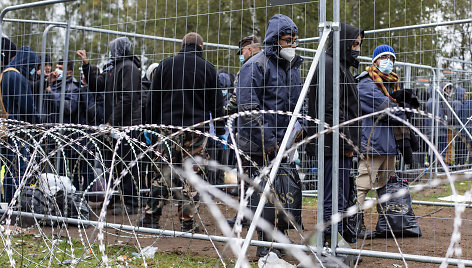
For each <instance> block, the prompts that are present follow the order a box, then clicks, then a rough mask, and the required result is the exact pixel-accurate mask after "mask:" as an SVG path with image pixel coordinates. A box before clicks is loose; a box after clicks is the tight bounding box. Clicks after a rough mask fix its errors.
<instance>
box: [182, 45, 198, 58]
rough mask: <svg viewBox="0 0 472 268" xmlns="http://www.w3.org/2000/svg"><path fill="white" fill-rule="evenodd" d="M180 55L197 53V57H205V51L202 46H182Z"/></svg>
mask: <svg viewBox="0 0 472 268" xmlns="http://www.w3.org/2000/svg"><path fill="white" fill-rule="evenodd" d="M179 53H195V55H197V56H199V57H203V49H202V47H201V46H197V44H185V45H182V49H180V51H179Z"/></svg>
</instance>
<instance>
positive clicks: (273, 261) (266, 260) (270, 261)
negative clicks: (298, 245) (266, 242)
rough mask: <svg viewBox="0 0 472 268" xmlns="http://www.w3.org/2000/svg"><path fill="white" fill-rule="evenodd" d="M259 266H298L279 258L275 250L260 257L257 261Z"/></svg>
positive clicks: (272, 267) (291, 267) (273, 267)
mask: <svg viewBox="0 0 472 268" xmlns="http://www.w3.org/2000/svg"><path fill="white" fill-rule="evenodd" d="M257 265H258V267H259V268H263V267H264V268H293V267H296V266H295V265H293V264H290V263H288V262H286V261H284V260H282V259H279V257H278V256H277V254H275V253H274V252H269V254H267V255H265V256H264V257H261V258H259V261H258V262H257Z"/></svg>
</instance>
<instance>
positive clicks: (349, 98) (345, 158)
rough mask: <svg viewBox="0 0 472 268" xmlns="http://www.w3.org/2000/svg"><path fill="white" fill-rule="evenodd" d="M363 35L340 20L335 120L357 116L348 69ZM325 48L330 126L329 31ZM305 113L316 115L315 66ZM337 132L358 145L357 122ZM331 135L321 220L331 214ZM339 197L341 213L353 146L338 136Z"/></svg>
mask: <svg viewBox="0 0 472 268" xmlns="http://www.w3.org/2000/svg"><path fill="white" fill-rule="evenodd" d="M363 38H364V30H362V29H358V28H356V27H354V26H352V25H349V24H346V23H344V22H341V32H340V44H339V47H340V65H339V68H340V70H339V96H340V99H339V105H340V109H339V123H343V122H346V121H349V120H351V119H354V118H357V117H359V115H360V107H359V106H360V105H359V94H358V91H357V88H356V80H355V79H354V77H353V76H352V74H351V72H350V70H349V68H350V67H354V68H356V69H357V68H358V67H359V62H358V61H357V57H358V56H359V54H360V50H361V44H362V39H363ZM329 41H330V44H329V47H328V50H327V52H326V54H327V55H326V61H325V83H326V84H325V85H326V86H325V92H324V97H325V122H326V123H327V124H329V125H330V126H332V125H333V46H334V43H333V33H332V32H331V34H330V36H329ZM311 81H312V82H311V85H310V93H309V102H308V114H309V115H310V116H311V117H313V118H318V98H319V89H318V84H319V68H317V69H316V72H315V74H314V76H313V79H312V80H311ZM317 132H318V125H317V124H315V123H313V122H312V123H311V126H310V128H309V133H310V135H313V134H315V133H317ZM340 132H341V133H342V134H344V135H345V136H346V138H347V139H349V140H351V141H352V142H353V143H354V145H356V146H359V123H354V124H352V125H349V126H346V127H343V128H341V129H340ZM332 148H333V135H332V134H327V135H325V144H324V157H325V158H324V199H323V200H324V206H323V220H324V221H329V220H330V219H331V215H332V204H333V202H332V201H333V200H332V199H333V198H332V175H333V174H332V171H333V169H332V165H333V160H332V154H333V150H332ZM306 150H307V153H308V154H309V155H312V156H316V155H317V148H316V145H315V143H314V141H313V142H311V143H310V144H309V145H308V146H307V148H306ZM339 156H340V157H339V184H338V185H339V196H338V197H337V198H338V211H339V212H341V213H342V212H344V211H345V209H346V208H347V206H348V200H349V192H350V191H349V190H350V187H352V185H351V181H350V179H349V175H350V172H351V167H352V157H353V156H354V148H353V147H352V146H351V145H350V144H348V142H347V140H345V139H342V138H340V139H339ZM338 230H339V232H340V233H341V234H343V221H341V222H339V224H338ZM324 234H325V241H330V240H331V239H330V237H331V230H330V228H329V227H328V228H327V229H326V230H325V231H324Z"/></svg>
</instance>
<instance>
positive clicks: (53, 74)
mask: <svg viewBox="0 0 472 268" xmlns="http://www.w3.org/2000/svg"><path fill="white" fill-rule="evenodd" d="M59 76H60V75H59V73H58V72H56V71H53V72H51V73H50V74H49V76H48V82H49V83H54V82H56V80H57V78H59Z"/></svg>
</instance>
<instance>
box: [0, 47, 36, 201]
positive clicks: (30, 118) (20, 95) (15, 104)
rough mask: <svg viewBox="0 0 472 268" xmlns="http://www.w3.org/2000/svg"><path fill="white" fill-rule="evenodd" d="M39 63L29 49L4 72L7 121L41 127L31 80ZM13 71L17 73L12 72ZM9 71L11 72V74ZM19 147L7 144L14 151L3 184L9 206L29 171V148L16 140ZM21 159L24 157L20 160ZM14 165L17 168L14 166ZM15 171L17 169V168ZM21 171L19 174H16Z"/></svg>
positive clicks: (25, 48) (3, 94) (19, 55)
mask: <svg viewBox="0 0 472 268" xmlns="http://www.w3.org/2000/svg"><path fill="white" fill-rule="evenodd" d="M38 63H39V58H38V56H37V55H36V53H34V51H33V50H31V49H30V48H29V47H22V48H20V50H19V51H18V52H17V54H16V56H15V57H14V58H13V60H12V61H11V62H10V63H9V64H8V65H7V66H6V67H5V69H4V70H3V78H2V81H1V84H0V86H1V89H2V98H3V103H4V105H5V110H6V111H7V112H8V114H9V116H8V119H14V120H19V121H25V122H28V123H33V124H34V123H39V121H40V118H39V116H38V114H37V112H36V106H35V104H34V100H33V95H32V93H31V88H30V84H29V82H28V77H29V76H30V75H32V74H34V71H35V67H36V65H38ZM9 68H14V69H16V70H14V69H9ZM8 69H9V70H8ZM19 138H20V139H21V137H19ZM16 141H17V144H16V145H15V142H14V141H13V140H12V139H11V138H9V139H8V143H9V144H10V146H11V147H12V148H14V149H13V150H11V149H9V150H8V152H7V156H8V159H9V162H10V163H13V164H12V166H11V167H10V168H8V169H7V170H11V171H12V172H11V173H7V174H6V176H5V180H4V183H3V184H4V190H5V198H4V201H5V202H10V200H11V199H12V197H13V193H14V191H15V189H16V185H18V183H19V181H20V179H21V178H22V175H23V173H24V171H25V170H26V165H27V164H26V162H25V159H28V158H29V148H28V147H29V146H28V144H26V143H25V144H21V142H18V139H16ZM18 155H21V156H23V157H24V158H23V157H17V156H18ZM17 161H19V162H17ZM13 165H14V166H13ZM14 167H15V168H14ZM16 170H18V172H16Z"/></svg>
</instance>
